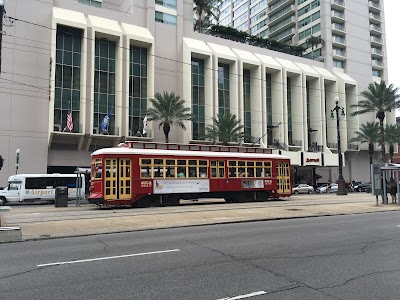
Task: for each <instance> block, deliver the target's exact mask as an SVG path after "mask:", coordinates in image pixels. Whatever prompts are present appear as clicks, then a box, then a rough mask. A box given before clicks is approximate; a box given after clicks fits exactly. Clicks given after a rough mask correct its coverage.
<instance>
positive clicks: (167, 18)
mask: <svg viewBox="0 0 400 300" xmlns="http://www.w3.org/2000/svg"><path fill="white" fill-rule="evenodd" d="M156 22H160V23H164V24H170V25H176V16H174V15H170V14H166V13H163V12H160V11H156Z"/></svg>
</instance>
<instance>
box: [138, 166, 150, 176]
mask: <svg viewBox="0 0 400 300" xmlns="http://www.w3.org/2000/svg"><path fill="white" fill-rule="evenodd" d="M150 172H151V167H142V168H141V171H140V177H141V178H150V177H151V173H150Z"/></svg>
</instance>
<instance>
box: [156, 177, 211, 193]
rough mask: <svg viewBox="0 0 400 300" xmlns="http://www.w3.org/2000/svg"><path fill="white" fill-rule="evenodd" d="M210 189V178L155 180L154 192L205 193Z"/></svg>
mask: <svg viewBox="0 0 400 300" xmlns="http://www.w3.org/2000/svg"><path fill="white" fill-rule="evenodd" d="M209 191H210V181H209V180H208V179H199V180H196V179H193V180H154V190H153V192H154V194H169V193H205V192H209Z"/></svg>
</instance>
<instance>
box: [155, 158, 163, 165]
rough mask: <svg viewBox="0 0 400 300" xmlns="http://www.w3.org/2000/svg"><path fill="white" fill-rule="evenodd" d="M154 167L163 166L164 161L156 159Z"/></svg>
mask: <svg viewBox="0 0 400 300" xmlns="http://www.w3.org/2000/svg"><path fill="white" fill-rule="evenodd" d="M154 165H155V166H163V165H164V160H163V159H154Z"/></svg>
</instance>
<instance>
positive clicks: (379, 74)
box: [372, 69, 381, 77]
mask: <svg viewBox="0 0 400 300" xmlns="http://www.w3.org/2000/svg"><path fill="white" fill-rule="evenodd" d="M372 76H375V77H381V71H380V70H374V69H372Z"/></svg>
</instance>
